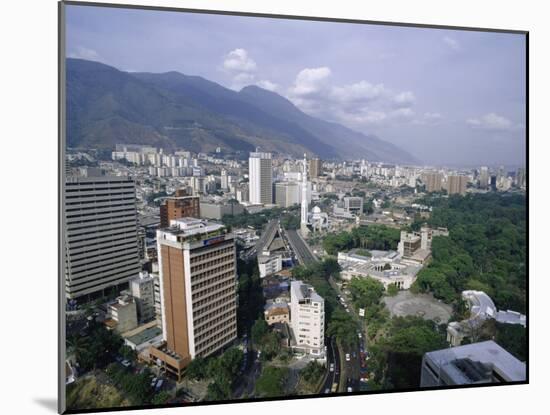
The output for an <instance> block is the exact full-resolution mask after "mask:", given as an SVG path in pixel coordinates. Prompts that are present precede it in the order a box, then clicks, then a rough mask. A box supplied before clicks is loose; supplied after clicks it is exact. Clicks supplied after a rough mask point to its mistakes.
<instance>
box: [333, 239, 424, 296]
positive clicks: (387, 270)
mask: <svg viewBox="0 0 550 415" xmlns="http://www.w3.org/2000/svg"><path fill="white" fill-rule="evenodd" d="M369 254H370V256H366V255H364V254H363V253H362V250H360V249H353V250H351V251H349V252H338V264H339V265H340V267H341V268H342V271H341V272H340V277H341V278H342V279H343V280H347V281H349V280H351V279H352V278H355V277H356V278H367V277H370V278H373V279H375V280H377V281H379V282H381V283H382V284H383V285H384V287H385V288H388V286H389V285H390V284H395V285H396V286H397V288H399V289H402V290H407V289H409V288H410V286H411V285H412V284H413V283H414V281H415V280H416V275H417V274H418V272H419V271H420V270H421V269H422V265H421V264H418V263H416V262H412V261H406V260H403V258H402V257H401V256H400V255H399V253H397V252H395V251H369Z"/></svg>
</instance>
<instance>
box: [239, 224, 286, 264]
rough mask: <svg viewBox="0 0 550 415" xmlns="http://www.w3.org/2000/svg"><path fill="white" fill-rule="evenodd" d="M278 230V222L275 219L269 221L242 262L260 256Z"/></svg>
mask: <svg viewBox="0 0 550 415" xmlns="http://www.w3.org/2000/svg"><path fill="white" fill-rule="evenodd" d="M278 229H279V221H278V220H276V219H272V220H270V221H269V222H268V223H267V225H266V226H265V229H264V230H263V231H262V234H261V235H260V239H258V241H257V242H256V245H254V247H253V248H251V249H250V250H249V251H248V252H247V253H246V255H244V256H243V259H244V260H248V259H250V258H252V257H254V256H256V255H258V254H261V253H262V251H263V250H264V248H265V247H266V245H267V244H268V243H269V242H271V241H272V240H273V238H274V237H275V233H276V232H277V230H278Z"/></svg>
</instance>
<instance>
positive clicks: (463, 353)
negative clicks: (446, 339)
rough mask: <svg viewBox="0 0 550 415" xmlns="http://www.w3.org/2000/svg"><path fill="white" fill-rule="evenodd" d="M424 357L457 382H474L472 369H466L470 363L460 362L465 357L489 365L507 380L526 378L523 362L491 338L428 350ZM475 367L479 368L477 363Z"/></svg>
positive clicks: (522, 379)
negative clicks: (447, 347)
mask: <svg viewBox="0 0 550 415" xmlns="http://www.w3.org/2000/svg"><path fill="white" fill-rule="evenodd" d="M425 357H426V358H429V359H430V360H431V361H432V362H434V363H437V365H438V366H440V367H441V368H442V369H443V368H444V369H445V371H446V372H447V373H448V374H449V375H450V376H451V377H452V378H453V380H454V381H455V382H456V383H457V384H467V383H472V382H474V381H473V380H472V379H471V376H470V374H471V372H472V371H470V370H468V367H470V366H471V365H470V364H468V363H465V364H461V363H460V361H464V360H465V359H469V360H470V361H471V362H479V363H482V364H484V365H489V367H490V368H491V369H492V370H493V371H494V372H496V373H497V374H498V375H499V376H500V377H502V378H503V379H505V380H506V381H509V382H511V381H524V380H525V379H526V367H525V363H523V362H521V361H519V360H518V359H516V358H515V357H514V356H512V355H511V354H510V353H509V352H507V351H506V350H505V349H503V348H502V347H501V346H499V345H498V344H497V343H495V342H494V341H492V340H488V341H484V342H480V343H473V344H468V345H464V346H458V347H451V348H449V349H442V350H436V351H433V352H428V353H426V354H425ZM467 366H468V367H467ZM476 367H478V368H479V366H478V365H477V366H476ZM478 372H479V371H478Z"/></svg>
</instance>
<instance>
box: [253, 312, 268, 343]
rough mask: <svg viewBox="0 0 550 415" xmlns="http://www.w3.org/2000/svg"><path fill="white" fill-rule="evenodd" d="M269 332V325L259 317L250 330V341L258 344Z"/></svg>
mask: <svg viewBox="0 0 550 415" xmlns="http://www.w3.org/2000/svg"><path fill="white" fill-rule="evenodd" d="M268 332H269V326H268V325H267V323H266V321H265V320H264V319H263V318H259V319H257V320H256V321H255V322H254V325H253V326H252V331H251V337H252V342H253V343H254V344H256V345H259V344H260V343H261V342H262V339H263V337H264V336H265V335H266V334H267V333H268Z"/></svg>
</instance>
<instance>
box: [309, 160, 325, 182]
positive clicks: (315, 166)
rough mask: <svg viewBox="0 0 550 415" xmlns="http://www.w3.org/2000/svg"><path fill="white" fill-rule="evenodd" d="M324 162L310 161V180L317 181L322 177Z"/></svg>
mask: <svg viewBox="0 0 550 415" xmlns="http://www.w3.org/2000/svg"><path fill="white" fill-rule="evenodd" d="M322 163H323V162H322V161H321V160H320V159H318V158H314V159H310V160H309V178H310V179H315V178H317V177H319V176H320V174H321V171H322V168H323V164H322Z"/></svg>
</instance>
